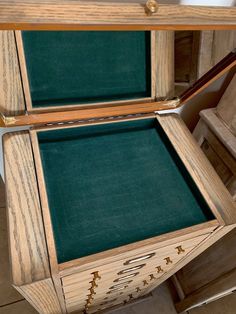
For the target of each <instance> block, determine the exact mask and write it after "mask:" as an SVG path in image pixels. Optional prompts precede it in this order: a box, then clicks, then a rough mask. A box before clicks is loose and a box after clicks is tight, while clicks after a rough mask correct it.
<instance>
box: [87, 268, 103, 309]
mask: <svg viewBox="0 0 236 314" xmlns="http://www.w3.org/2000/svg"><path fill="white" fill-rule="evenodd" d="M92 275H93V280H92V281H90V283H91V287H90V288H89V289H88V290H89V291H90V294H88V295H87V297H88V298H87V300H86V304H85V307H84V313H85V314H86V313H87V311H88V309H89V307H90V305H91V304H92V301H93V300H94V298H93V296H94V295H95V294H96V292H95V288H97V287H98V284H97V281H98V280H100V279H101V276H100V275H99V273H98V271H95V272H93V273H92Z"/></svg>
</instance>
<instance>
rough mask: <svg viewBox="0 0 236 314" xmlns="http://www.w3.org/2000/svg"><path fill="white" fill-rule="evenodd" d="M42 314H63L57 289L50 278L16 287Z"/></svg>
mask: <svg viewBox="0 0 236 314" xmlns="http://www.w3.org/2000/svg"><path fill="white" fill-rule="evenodd" d="M15 288H16V289H17V290H18V291H19V292H20V293H21V294H22V295H23V296H24V297H25V299H26V300H27V301H28V302H29V303H30V304H31V305H32V306H33V307H34V308H35V309H36V310H37V311H38V313H40V314H61V313H62V312H61V308H60V305H59V302H58V299H57V295H56V292H55V288H54V286H53V283H52V280H51V279H50V278H48V279H44V280H41V281H37V282H34V283H31V284H28V285H23V286H21V287H15Z"/></svg>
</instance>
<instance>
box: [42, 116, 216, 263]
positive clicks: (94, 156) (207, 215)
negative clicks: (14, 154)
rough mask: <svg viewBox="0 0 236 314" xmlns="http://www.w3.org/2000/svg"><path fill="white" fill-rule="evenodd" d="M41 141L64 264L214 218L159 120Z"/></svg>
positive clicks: (58, 133)
mask: <svg viewBox="0 0 236 314" xmlns="http://www.w3.org/2000/svg"><path fill="white" fill-rule="evenodd" d="M38 140H39V147H40V154H41V158H42V165H43V171H44V176H45V182H46V189H47V195H48V200H49V207H50V212H51V218H52V224H53V230H54V237H55V242H56V249H57V257H58V261H59V263H63V262H66V261H69V260H73V259H76V258H79V257H83V256H88V255H91V254H94V253H97V252H101V251H104V250H108V249H112V248H115V247H119V246H122V245H125V244H129V243H133V242H136V241H140V240H144V239H147V238H150V237H154V236H157V235H160V234H164V233H167V232H171V231H174V230H178V229H182V228H185V227H189V226H193V225H196V224H199V223H203V222H205V221H208V220H210V219H213V215H212V214H211V211H210V210H209V208H208V207H207V205H206V203H205V201H204V200H203V198H202V196H201V195H200V193H199V191H198V189H197V188H196V186H195V183H194V182H193V181H192V179H191V178H190V176H189V174H188V173H187V171H186V169H185V168H184V166H183V164H182V162H181V161H180V159H179V157H178V156H177V154H176V153H175V151H174V149H173V148H172V146H171V144H170V142H169V140H168V138H167V137H166V135H165V134H164V133H163V130H162V128H161V127H160V125H159V124H158V121H157V120H156V119H145V120H138V121H129V122H119V123H112V124H104V125H93V126H84V127H77V128H67V129H59V130H50V131H44V132H39V133H38Z"/></svg>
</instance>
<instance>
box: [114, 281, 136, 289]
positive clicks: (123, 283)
mask: <svg viewBox="0 0 236 314" xmlns="http://www.w3.org/2000/svg"><path fill="white" fill-rule="evenodd" d="M132 281H133V280H129V281H126V282H122V283H118V284H117V285H114V286H112V287H110V288H109V289H110V290H114V289H117V288H120V287H123V286H124V285H129V284H130V283H131V282H132Z"/></svg>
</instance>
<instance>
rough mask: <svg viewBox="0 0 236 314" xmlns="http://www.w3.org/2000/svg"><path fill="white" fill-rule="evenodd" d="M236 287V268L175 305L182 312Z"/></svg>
mask: <svg viewBox="0 0 236 314" xmlns="http://www.w3.org/2000/svg"><path fill="white" fill-rule="evenodd" d="M235 289H236V269H233V270H232V271H230V272H228V273H226V274H224V275H222V276H221V277H219V278H217V279H215V280H214V281H212V282H210V283H209V284H207V285H206V286H204V287H203V288H202V289H199V290H197V291H195V292H193V293H192V294H190V296H188V297H186V298H185V299H184V300H182V301H180V302H178V303H177V304H176V305H175V306H176V309H177V312H178V313H182V312H183V311H186V310H188V309H190V308H191V307H193V306H196V305H198V304H203V303H205V302H209V300H211V299H214V298H217V296H219V297H220V295H221V294H222V293H224V292H226V291H228V292H229V291H232V290H235Z"/></svg>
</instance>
